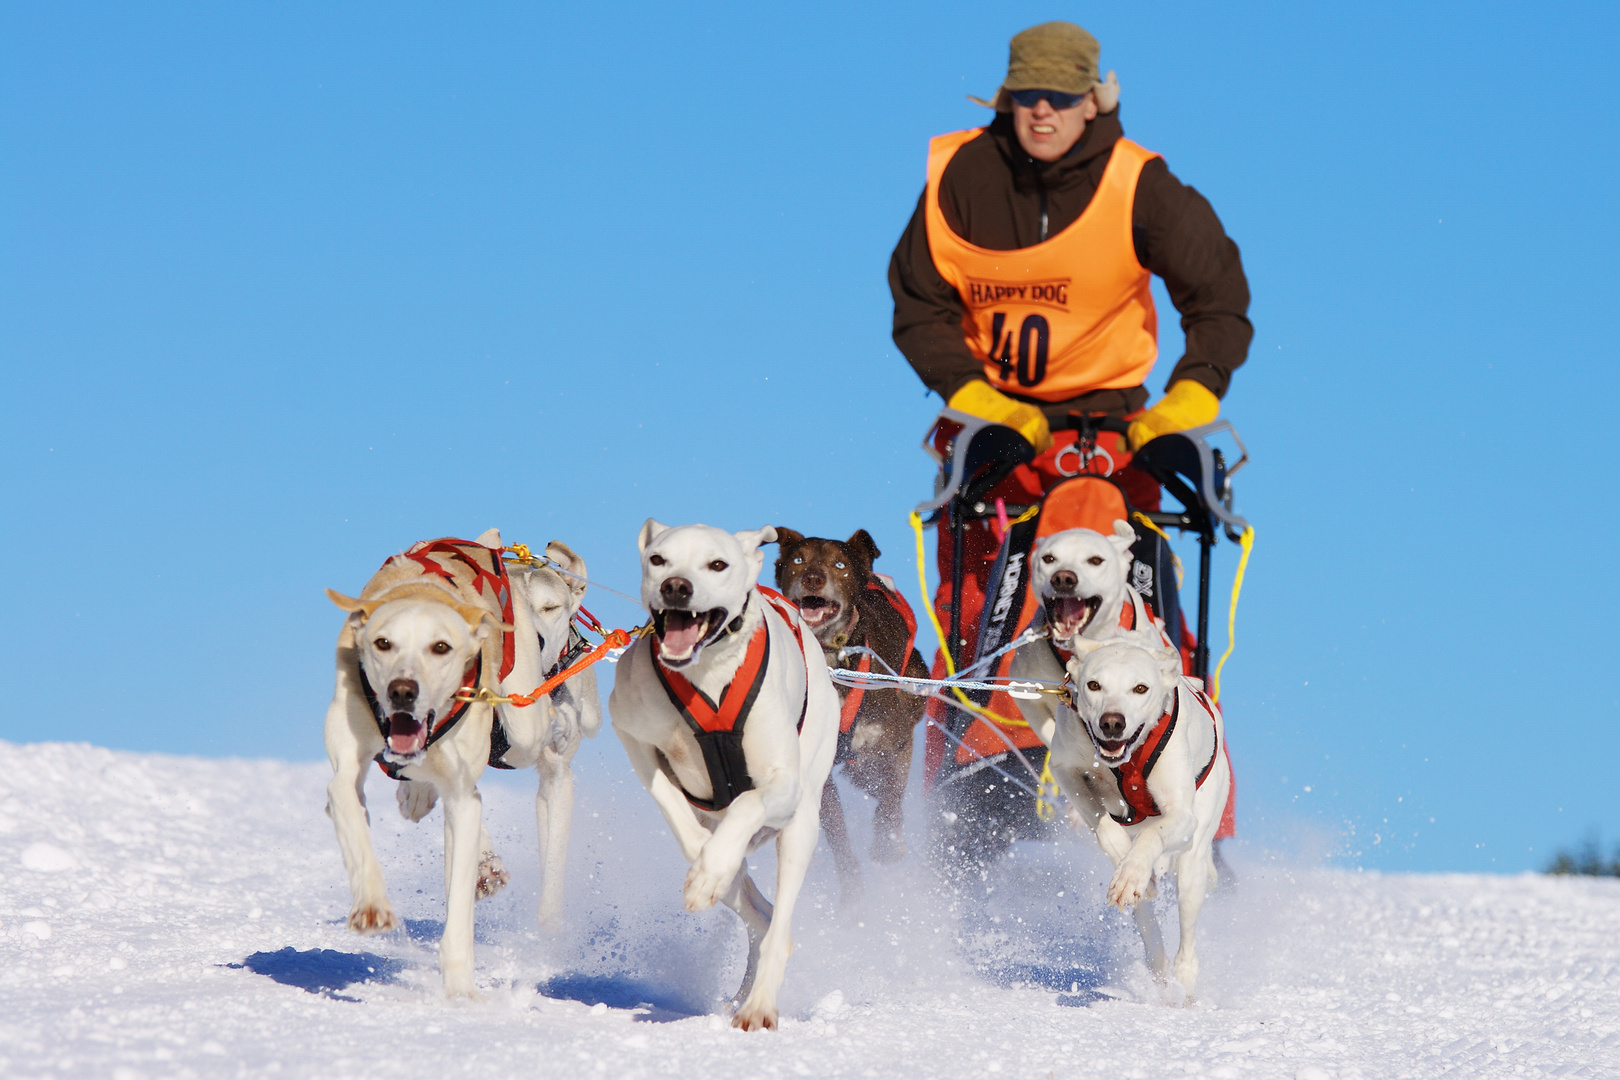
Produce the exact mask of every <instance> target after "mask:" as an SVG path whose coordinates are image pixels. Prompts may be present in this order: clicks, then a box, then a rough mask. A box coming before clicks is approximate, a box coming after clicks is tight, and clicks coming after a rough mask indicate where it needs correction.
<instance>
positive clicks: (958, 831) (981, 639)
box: [918, 409, 1248, 869]
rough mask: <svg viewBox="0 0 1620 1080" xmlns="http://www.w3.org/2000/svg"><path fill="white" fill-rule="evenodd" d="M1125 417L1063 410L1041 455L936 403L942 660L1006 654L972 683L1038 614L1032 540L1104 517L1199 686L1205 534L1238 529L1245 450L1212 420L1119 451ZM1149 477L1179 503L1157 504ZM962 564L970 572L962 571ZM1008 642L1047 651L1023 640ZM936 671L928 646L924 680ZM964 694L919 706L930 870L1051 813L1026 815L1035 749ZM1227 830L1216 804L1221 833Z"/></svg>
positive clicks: (1204, 634)
mask: <svg viewBox="0 0 1620 1080" xmlns="http://www.w3.org/2000/svg"><path fill="white" fill-rule="evenodd" d="M1126 426H1127V424H1126V422H1125V421H1121V420H1114V419H1110V418H1106V417H1093V416H1086V415H1083V414H1079V413H1071V414H1070V424H1069V427H1068V429H1067V430H1064V431H1054V433H1053V434H1054V448H1053V450H1052V451H1048V452H1047V453H1046V454H1044V455H1041V457H1040V458H1039V459H1038V458H1037V456H1036V454H1035V452H1034V448H1033V447H1032V446H1031V445H1030V444H1029V443H1028V442H1026V441H1025V440H1024V439H1023V438H1022V437H1021V436H1019V435H1018V434H1017V432H1015V431H1013V430H1012V429H1010V428H1007V427H1004V426H1002V425H998V424H991V423H988V422H986V421H984V420H981V419H979V418H977V417H971V416H968V415H966V414H962V413H957V412H955V411H954V410H949V409H947V410H945V411H944V412H942V413H941V414H940V416H939V418H938V419H937V420H936V422H935V426H934V427H933V429H931V431H930V433H929V438H928V439H927V440H926V441H925V443H924V448H925V449H926V450H928V451H929V452H930V454H931V455H932V456H934V457H935V459H936V460H937V461H939V462H940V466H941V468H940V474H939V476H938V478H937V479H936V481H935V495H934V498H933V499H932V500H930V501H929V502H927V503H924V504H923V505H922V506H920V507H918V512H919V513H926V514H929V515H930V517H929V520H930V521H932V522H933V523H935V524H936V525H939V526H940V544H939V548H940V556H939V562H938V567H939V571H940V576H941V577H942V578H944V577H946V575H947V574H948V580H949V582H950V585H949V588H948V589H946V588H942V589H941V590H940V591H939V595H938V597H937V601H938V604H939V607H938V611H939V615H940V617H941V622H942V623H945V624H948V626H949V628H950V629H949V631H948V633H947V640H948V642H949V644H950V647H951V660H952V661H953V664H952V666H953V667H954V668H955V670H957V671H962V670H964V669H969V668H973V667H974V665H976V664H980V663H981V660H982V658H990V657H993V656H995V655H996V654H997V653H998V651H1000V650H1008V651H1005V652H1001V655H1000V656H999V657H997V658H996V659H995V660H993V661H991V662H990V663H989V664H987V665H985V666H983V667H980V668H979V669H978V670H977V671H976V675H977V676H979V677H981V678H991V679H994V678H1002V679H1004V678H1006V677H1007V676H1008V674H1009V670H1010V667H1011V664H1012V660H1013V651H1012V650H1010V649H1009V646H1011V645H1012V644H1013V643H1014V642H1016V641H1019V640H1021V635H1024V634H1025V632H1026V631H1028V630H1030V628H1031V625H1032V624H1035V628H1036V630H1038V629H1039V625H1040V620H1041V619H1042V618H1043V617H1044V616H1043V612H1042V610H1041V605H1040V602H1039V599H1038V598H1037V597H1036V596H1035V595H1034V592H1033V589H1032V586H1031V577H1032V575H1031V573H1030V570H1031V568H1030V566H1029V560H1030V558H1031V555H1032V553H1033V551H1034V548H1035V545H1036V544H1037V543H1038V542H1039V541H1040V540H1041V539H1043V538H1044V537H1047V536H1050V535H1052V534H1054V533H1057V532H1060V531H1062V530H1065V529H1071V528H1077V527H1079V528H1088V529H1092V530H1094V531H1096V532H1098V533H1101V534H1103V535H1105V536H1106V535H1108V534H1110V533H1111V532H1112V531H1113V527H1114V523H1115V522H1116V521H1126V522H1129V523H1130V524H1131V526H1132V528H1133V529H1134V530H1135V533H1136V542H1135V543H1134V544H1133V545H1132V549H1131V555H1132V559H1133V562H1132V564H1131V574H1130V584H1131V585H1132V586H1133V587H1134V588H1135V589H1136V591H1137V592H1138V593H1139V594H1140V595H1141V598H1142V600H1143V602H1144V604H1145V605H1146V607H1147V610H1148V613H1149V614H1150V616H1151V617H1152V618H1153V619H1154V620H1155V621H1156V622H1159V623H1160V624H1161V625H1162V629H1163V631H1164V633H1165V635H1166V636H1167V638H1168V640H1169V641H1170V642H1173V643H1175V644H1176V645H1177V646H1179V647H1180V649H1181V652H1182V666H1183V670H1184V671H1186V672H1187V673H1188V674H1190V675H1194V676H1196V677H1198V678H1200V679H1203V680H1205V682H1206V683H1207V682H1208V681H1209V650H1208V638H1209V606H1210V588H1211V582H1210V566H1211V556H1212V554H1213V550H1214V547H1215V545H1216V544H1217V543H1218V542H1219V535H1220V532H1222V531H1224V532H1225V533H1226V535H1227V537H1228V538H1229V539H1231V540H1233V541H1234V542H1236V541H1238V540H1239V539H1240V537H1241V536H1242V535H1243V532H1244V530H1245V529H1247V527H1248V523H1247V522H1246V521H1245V520H1244V519H1243V518H1241V517H1239V516H1238V515H1237V514H1236V513H1235V512H1234V511H1233V509H1232V501H1233V495H1232V487H1231V476H1232V474H1234V473H1235V472H1237V470H1238V469H1239V468H1241V467H1242V466H1243V465H1244V464H1245V463H1246V462H1247V461H1248V454H1247V452H1246V451H1245V450H1244V448H1243V444H1242V442H1241V441H1240V440H1238V438H1237V434H1236V432H1235V431H1234V430H1233V429H1232V426H1231V424H1230V423H1228V422H1226V421H1217V422H1216V423H1213V424H1209V425H1206V426H1204V427H1200V428H1195V429H1192V430H1189V431H1185V432H1179V433H1175V434H1170V435H1164V436H1161V437H1159V438H1157V439H1155V440H1153V441H1152V442H1150V443H1148V444H1147V445H1145V446H1143V447H1142V448H1141V450H1139V451H1138V452H1137V453H1135V454H1134V455H1133V454H1131V452H1130V451H1129V449H1128V447H1127V445H1126V443H1125V439H1124V432H1125V429H1126ZM1223 433H1224V434H1227V435H1229V436H1230V438H1231V439H1232V441H1233V442H1234V443H1235V444H1236V446H1237V448H1238V451H1239V460H1238V461H1237V462H1236V463H1235V464H1233V465H1230V466H1228V464H1227V462H1226V459H1225V456H1224V454H1223V453H1222V451H1221V450H1220V449H1219V448H1217V447H1216V446H1214V445H1212V444H1211V441H1210V440H1211V438H1212V437H1213V436H1216V435H1219V434H1223ZM1054 451H1055V453H1054ZM1161 486H1162V488H1163V490H1164V491H1165V492H1168V493H1169V494H1170V495H1171V496H1172V497H1173V498H1174V499H1175V500H1176V501H1178V502H1179V503H1180V504H1181V506H1180V508H1179V509H1175V510H1165V509H1163V508H1162V507H1161V505H1160V501H1159V494H1160V488H1161ZM1170 528H1175V529H1179V530H1181V531H1182V532H1191V533H1194V534H1195V535H1196V536H1197V538H1198V542H1199V575H1198V606H1197V619H1196V623H1195V624H1194V625H1193V626H1188V625H1186V621H1185V620H1184V617H1183V614H1182V610H1181V604H1180V597H1179V591H1180V589H1179V587H1180V582H1179V580H1178V578H1179V573H1178V571H1179V566H1178V564H1177V560H1176V557H1175V555H1174V553H1173V551H1172V550H1171V548H1170V545H1169V542H1168V534H1167V533H1166V531H1165V530H1167V529H1170ZM975 562H976V563H977V565H976V566H974V569H975V570H979V572H977V573H974V572H970V570H969V567H970V565H971V564H974V563H975ZM986 562H988V566H987V567H986ZM981 567H984V568H985V569H987V571H988V572H984V571H983V570H980V569H979V568H981ZM980 582H982V583H983V584H982V586H981V585H980ZM1109 617H1113V616H1112V614H1110V616H1109ZM1120 617H1121V618H1122V619H1123V618H1125V613H1120ZM1122 625H1123V623H1122ZM1022 647H1025V648H1049V647H1051V646H1050V645H1049V644H1048V643H1047V642H1045V641H1036V642H1034V643H1032V644H1027V645H1024V646H1022ZM944 668H945V664H944V658H943V657H940V658H938V659H937V660H936V662H935V671H934V675H935V677H940V676H942V675H943V674H944ZM965 693H966V696H967V698H968V699H969V701H971V702H972V704H973V706H974V707H975V708H976V710H977V712H975V711H970V710H969V709H968V708H965V707H962V706H959V705H956V704H955V703H954V702H949V703H948V702H947V701H946V700H943V699H940V698H936V699H934V700H933V701H931V702H930V703H929V712H928V715H929V718H930V720H931V721H932V722H931V723H930V725H929V727H928V731H927V743H926V748H927V749H926V758H925V767H924V775H925V778H926V783H927V786H928V788H929V790H930V791H931V792H932V794H933V797H934V798H935V799H936V801H937V803H938V809H939V811H940V813H938V814H936V815H934V817H933V820H934V822H935V829H934V836H933V838H932V839H933V843H932V844H931V847H932V848H933V851H934V853H935V855H936V856H942V857H943V858H942V865H947V866H949V865H954V866H958V867H962V868H973V869H977V868H979V867H982V866H983V865H985V864H987V863H989V862H991V861H994V860H995V859H996V858H998V857H999V856H1000V855H1001V854H1002V853H1003V852H1004V851H1005V850H1006V848H1007V846H1008V845H1009V844H1010V843H1011V842H1012V841H1014V840H1019V839H1038V838H1044V837H1048V836H1050V835H1052V833H1051V824H1050V821H1049V820H1048V819H1049V818H1050V817H1051V816H1052V815H1051V814H1050V812H1047V813H1041V812H1039V811H1040V810H1041V809H1042V807H1043V804H1044V805H1049V804H1047V803H1046V800H1047V798H1048V797H1049V796H1048V794H1047V792H1046V790H1045V789H1044V788H1041V787H1040V786H1039V785H1038V782H1037V781H1036V779H1035V777H1034V776H1032V775H1031V773H1032V772H1044V765H1045V758H1046V749H1045V747H1044V746H1042V745H1041V742H1040V739H1039V738H1038V737H1037V736H1036V735H1035V733H1034V731H1033V730H1031V729H1030V728H1029V727H1028V726H1027V725H1025V724H1023V723H1022V722H1021V721H1020V720H1018V719H1016V718H1017V717H1019V710H1018V708H1017V705H1016V703H1015V702H1014V701H1013V700H1012V699H1011V698H1010V697H1009V696H1008V695H1007V693H1005V692H1004V691H1002V690H999V689H991V688H981V689H977V690H968V691H965ZM988 717H995V718H998V719H1000V720H1006V721H1008V722H1006V723H998V722H996V720H992V719H989V718H988ZM1231 834H1232V821H1231V807H1230V804H1229V805H1228V809H1227V815H1226V819H1225V820H1223V822H1222V826H1221V833H1220V835H1222V836H1229V835H1231Z"/></svg>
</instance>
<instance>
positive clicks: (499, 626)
mask: <svg viewBox="0 0 1620 1080" xmlns="http://www.w3.org/2000/svg"><path fill="white" fill-rule="evenodd" d="M499 546H500V537H499V534H498V533H496V532H495V531H494V530H491V531H490V532H488V533H485V534H484V536H482V537H480V538H479V541H478V542H475V543H469V542H467V541H460V540H444V541H429V542H425V543H422V544H417V545H415V546H413V547H412V548H411V549H410V550H409V551H407V552H406V553H405V554H403V555H397V556H395V557H394V558H392V559H389V560H388V562H386V563H385V564H384V565H383V568H382V569H381V570H379V571H378V572H377V574H376V575H375V576H373V577H372V579H371V580H370V581H369V582H367V583H366V587H365V589H364V590H363V591H362V592H361V594H360V597H359V598H358V599H351V598H350V597H346V596H343V595H342V594H339V593H335V592H332V591H331V590H328V592H327V595H328V596H330V597H331V598H332V600H333V602H334V603H336V604H337V605H338V606H339V607H341V608H343V609H344V610H345V611H347V612H349V617H348V619H347V621H346V622H345V624H344V627H343V630H342V632H341V633H340V634H339V637H338V648H337V681H336V686H335V689H334V692H333V696H332V703H331V705H330V706H329V707H328V708H327V712H326V750H327V756H328V758H329V759H330V761H331V764H332V773H333V776H332V781H331V783H330V784H329V785H328V786H327V814H328V815H329V816H330V817H331V818H332V823H333V826H334V828H335V829H336V831H337V837H338V845H339V847H340V848H341V849H342V852H343V862H344V866H345V868H346V869H347V870H348V875H349V885H350V889H351V891H352V893H353V897H354V904H353V907H352V908H351V910H350V913H349V926H350V927H351V928H352V929H354V930H355V931H357V932H359V933H363V934H373V933H382V932H385V931H389V930H393V929H395V928H396V927H398V925H399V919H398V917H397V916H396V915H395V914H394V910H393V907H392V905H391V904H390V903H389V901H388V896H387V887H386V885H385V883H384V880H383V874H382V868H381V866H380V865H379V864H378V862H377V858H376V854H375V852H374V850H373V848H372V844H371V832H370V825H369V819H368V817H367V813H366V805H365V775H366V771H367V770H368V769H369V768H370V767H371V765H372V763H373V762H374V761H375V762H377V763H378V764H380V765H382V767H383V768H384V770H385V771H386V772H388V773H389V775H391V776H393V777H395V778H396V779H400V780H403V781H407V782H408V783H406V784H403V785H402V786H401V789H400V791H399V793H398V794H399V802H400V809H401V811H402V812H403V813H405V815H406V816H407V817H410V818H413V819H420V818H421V817H422V816H423V815H425V814H426V813H427V812H428V811H429V810H430V809H431V808H432V807H433V805H434V803H435V802H436V801H437V800H441V799H442V800H443V803H444V822H445V894H446V915H445V923H444V935H443V937H442V939H441V941H440V945H439V965H440V970H441V973H442V975H443V977H444V986H445V991H446V993H447V994H449V995H451V996H471V995H472V994H473V993H474V983H473V966H472V945H473V905H474V902H475V899H476V898H477V897H478V896H479V895H489V894H490V893H493V892H494V891H496V890H497V889H499V888H500V886H501V885H502V884H504V883H505V872H504V870H503V869H502V868H501V867H500V862H499V860H498V859H496V858H495V856H494V853H493V852H492V851H491V850H490V843H489V835H488V832H487V831H486V830H485V829H484V826H483V820H482V817H483V815H482V809H483V804H482V800H481V799H480V797H479V794H478V787H477V784H478V779H479V777H480V776H481V775H482V774H483V770H484V767H485V765H487V764H489V763H490V758H491V737H492V732H493V731H494V730H495V729H496V716H495V711H494V707H493V706H491V705H490V704H488V703H487V702H484V701H479V700H472V701H465V700H458V695H461V696H462V697H467V696H470V692H472V691H475V690H478V689H489V690H499V691H501V692H505V693H511V692H514V691H520V690H521V691H528V690H532V689H533V688H534V687H535V686H538V685H539V684H540V683H541V682H542V681H544V674H545V667H544V662H543V657H542V648H541V640H540V633H539V631H538V630H537V629H536V619H535V614H536V613H535V612H534V610H533V609H532V604H533V598H534V593H535V592H536V591H538V590H533V589H532V588H531V586H532V578H526V579H525V582H524V584H523V585H521V586H520V585H518V584H516V583H514V582H513V581H512V580H510V579H509V578H508V577H507V576H506V574H505V572H504V568H503V567H502V564H501V561H500V555H499V552H498V551H497V550H495V549H497V548H498V547H499ZM557 546H558V547H560V545H557ZM562 550H563V551H564V552H566V549H562ZM567 554H568V556H570V557H572V553H571V552H568V553H567ZM581 576H583V574H582V575H581ZM514 600H516V601H517V602H516V603H514ZM573 604H574V608H575V609H577V606H578V605H577V599H576V600H574V601H573ZM569 615H570V617H571V615H572V611H570V612H569ZM563 625H564V626H565V627H566V621H564V622H563ZM573 682H574V681H573V680H570V689H573V686H572V684H573ZM590 689H591V691H592V698H593V699H594V687H591V688H590ZM502 708H503V710H507V715H504V716H503V717H502V719H501V725H500V727H501V730H502V731H503V733H504V735H505V737H506V740H507V743H508V748H507V749H506V751H505V757H506V759H507V760H506V762H505V764H508V765H515V764H518V763H522V764H529V763H535V764H539V765H541V766H542V768H541V773H542V785H543V786H542V792H541V799H540V805H539V806H538V807H537V810H538V812H539V814H540V816H541V818H542V829H541V835H542V838H543V840H544V839H545V838H547V837H548V836H550V835H551V834H552V833H555V832H556V831H557V828H556V823H557V822H559V821H560V822H561V826H562V831H563V833H564V834H566V829H567V821H568V815H567V812H566V811H561V812H559V810H560V808H559V809H553V810H551V811H550V815H549V816H550V819H551V820H550V821H549V822H548V821H547V820H546V818H547V810H548V808H549V807H550V806H552V805H555V804H557V803H558V802H559V799H558V798H557V797H550V798H548V792H547V790H546V780H547V775H546V773H547V769H546V753H547V750H548V748H549V749H550V750H551V751H552V755H553V757H554V758H556V757H564V758H565V757H569V756H571V755H572V749H573V747H574V746H577V744H578V736H579V734H581V733H589V732H588V731H587V730H586V729H587V728H589V726H590V722H589V721H588V720H585V719H582V718H581V714H582V710H580V709H578V708H575V710H574V713H575V717H574V719H573V720H572V721H570V720H569V719H568V717H567V715H566V714H567V710H565V709H561V708H559V707H558V704H557V702H556V700H555V698H551V699H544V700H542V701H539V702H536V703H535V704H534V705H532V706H530V707H528V708H527V709H523V710H517V709H509V708H508V707H506V706H503V707H502ZM595 723H596V724H597V725H599V724H600V716H599V713H598V714H597V719H596V721H595ZM559 725H561V728H560V729H559ZM570 725H572V727H573V728H574V729H576V730H573V732H572V733H571V734H570V733H569V728H570ZM559 748H560V749H561V750H562V751H564V753H563V754H558V753H557V750H558V749H559ZM562 766H563V767H564V768H566V760H563V761H562ZM553 771H555V770H553ZM556 791H557V793H558V794H560V795H566V797H567V802H568V808H569V809H571V806H572V785H571V783H564V784H559V785H556ZM548 826H549V827H548ZM565 845H566V836H565V835H564V847H563V850H566V847H565ZM544 846H546V847H547V848H548V851H547V860H546V861H547V881H546V885H547V892H548V893H551V892H553V891H554V890H560V887H561V876H562V875H561V865H560V859H558V858H554V857H552V851H554V850H555V849H556V846H557V845H555V844H554V843H552V844H547V845H544ZM555 902H556V903H559V904H560V891H558V892H556V893H555ZM547 915H548V909H547V901H546V900H544V899H543V900H542V908H541V917H542V920H543V921H544V920H545V919H546V918H547Z"/></svg>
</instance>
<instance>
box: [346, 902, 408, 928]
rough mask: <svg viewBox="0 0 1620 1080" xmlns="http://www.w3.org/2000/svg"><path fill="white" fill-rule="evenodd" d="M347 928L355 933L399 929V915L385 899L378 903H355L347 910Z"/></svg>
mask: <svg viewBox="0 0 1620 1080" xmlns="http://www.w3.org/2000/svg"><path fill="white" fill-rule="evenodd" d="M349 929H350V930H353V931H354V932H355V933H357V934H387V933H390V932H392V931H394V930H398V929H399V917H398V916H397V915H395V914H394V909H393V908H392V907H390V906H389V904H388V901H386V900H384V901H383V902H382V903H380V904H357V905H355V908H354V910H353V911H351V912H349Z"/></svg>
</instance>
